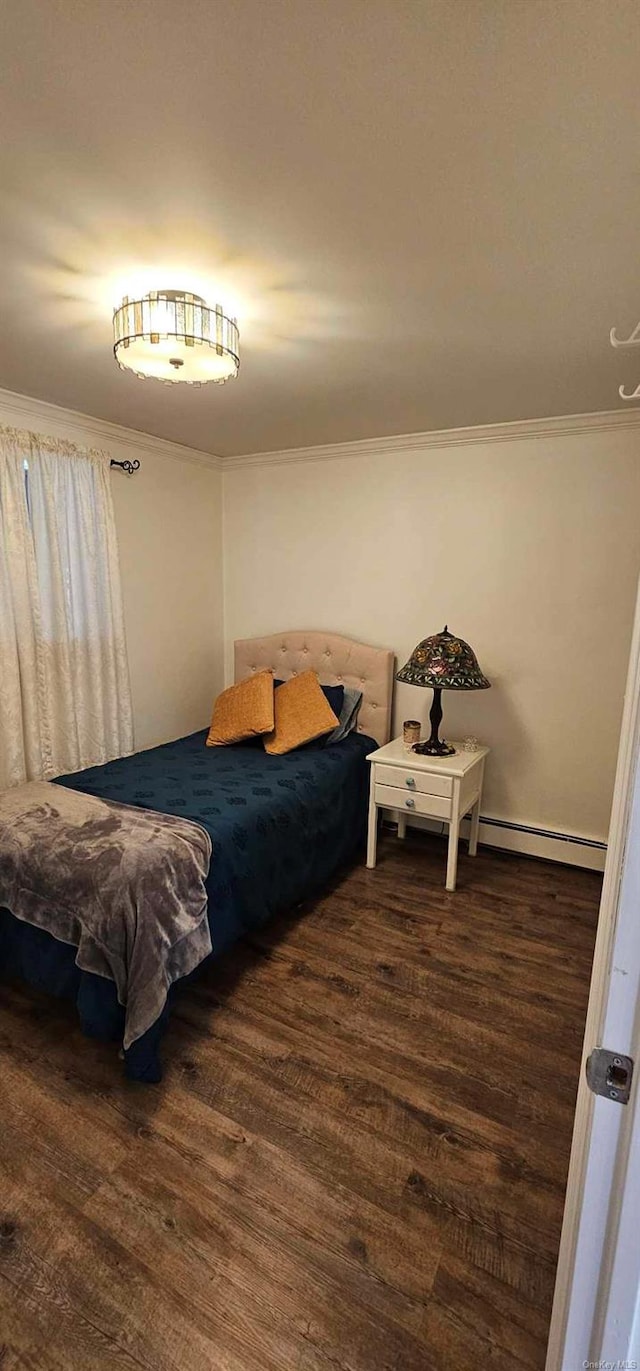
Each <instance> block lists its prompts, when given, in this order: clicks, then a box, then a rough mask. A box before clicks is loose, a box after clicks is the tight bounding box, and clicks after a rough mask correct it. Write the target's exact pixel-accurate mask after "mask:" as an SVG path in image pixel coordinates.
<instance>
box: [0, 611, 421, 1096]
mask: <svg viewBox="0 0 640 1371" xmlns="http://www.w3.org/2000/svg"><path fill="white" fill-rule="evenodd" d="M393 665H394V658H393V654H392V653H391V652H389V651H387V650H386V649H381V648H374V647H368V646H366V645H365V644H362V643H358V642H354V641H353V640H351V639H349V638H345V637H342V636H339V635H336V634H325V633H320V632H316V631H313V632H311V631H310V632H303V631H297V632H289V633H282V634H276V635H270V636H268V637H264V638H248V639H243V640H241V641H238V642H236V643H235V654H234V679H235V681H240V680H243V679H244V678H245V677H246V676H248V675H250V674H251V673H252V672H255V671H260V670H263V669H264V668H266V667H268V668H271V669H272V670H273V672H274V674H275V676H276V677H277V678H279V679H281V680H288V679H289V678H290V677H291V676H293V675H295V674H297V673H299V672H302V671H306V670H308V669H313V670H315V671H317V672H318V676H319V678H320V680H321V681H322V682H323V683H326V684H329V685H333V684H340V683H344V684H345V685H351V686H355V687H357V688H358V689H359V690H361V691H362V693H363V700H362V707H361V710H360V715H359V719H358V726H357V730H356V731H354V732H353V733H351V734H350V735H349V736H348V737H347V738H346V739H344V740H343V741H342V742H340V743H337V744H335V745H334V746H325V745H324V743H323V742H318V743H314V744H310V745H308V746H307V747H305V748H301V749H298V750H297V751H295V752H291V753H288V754H286V755H285V756H270V755H268V754H267V753H266V752H265V751H264V748H263V747H262V744H261V742H260V740H255V741H252V742H251V743H247V744H235V745H234V746H232V747H223V748H207V747H205V738H206V736H207V730H206V729H203V730H201V731H199V732H197V733H193V734H191V735H190V736H188V737H185V738H180V739H178V740H177V741H175V742H170V743H165V744H163V745H161V746H159V747H155V748H151V749H149V750H147V751H145V752H140V753H137V754H134V755H133V756H130V757H123V758H120V759H118V760H116V761H113V762H108V763H107V764H106V765H103V766H96V767H91V768H90V769H88V770H86V771H82V772H77V773H75V774H74V775H70V776H61V777H59V778H58V780H57V783H58V784H60V785H63V786H67V787H69V788H70V789H72V790H76V791H80V792H85V793H86V794H90V795H96V796H99V797H101V798H104V799H110V800H116V801H119V802H120V803H122V804H126V805H134V806H138V807H140V808H145V809H151V810H155V811H158V812H160V813H164V814H173V815H178V816H180V817H182V818H187V819H191V820H193V821H195V822H196V823H198V824H200V825H201V826H202V827H203V828H205V829H206V831H207V832H208V833H209V835H210V837H211V841H212V859H211V864H210V868H209V873H208V876H207V881H206V891H207V902H208V903H207V916H208V920H209V926H210V930H211V941H212V945H213V952H212V953H211V957H216V958H217V957H220V956H222V955H224V952H225V951H226V950H227V949H228V948H229V947H231V946H232V945H233V944H234V943H235V942H236V941H237V940H238V939H239V938H242V937H243V936H244V935H245V934H247V933H249V932H251V930H253V929H255V928H257V927H259V926H261V925H262V924H264V923H265V922H266V921H267V920H268V919H269V918H270V917H271V916H272V915H273V914H275V913H277V912H279V911H283V910H286V909H291V908H293V907H295V906H296V905H298V904H300V903H301V902H302V901H304V900H308V899H310V898H313V897H314V896H316V895H317V894H319V892H320V891H321V890H322V889H323V888H324V887H326V885H327V883H328V882H329V881H330V880H331V879H332V878H333V877H334V876H335V875H336V873H337V872H338V871H339V869H340V868H341V867H342V866H343V865H344V864H345V863H346V862H348V861H349V860H353V858H354V856H355V855H356V853H357V851H358V849H359V847H360V845H361V844H362V842H363V839H364V833H365V826H366V815H367V792H368V767H367V763H366V757H367V754H368V753H369V752H370V751H371V750H372V747H373V746H374V745H376V744H377V745H381V744H383V743H384V742H386V741H387V740H388V737H389V731H390V717H391V696H392V681H393ZM75 954H76V948H75V947H74V946H71V945H69V944H66V943H62V942H59V941H57V940H56V939H55V938H53V937H52V936H51V934H49V933H47V932H45V931H44V930H43V929H41V928H37V927H34V926H33V925H32V924H28V923H24V922H22V921H20V920H19V919H16V918H14V916H13V915H12V914H11V913H10V912H9V910H7V909H0V976H1V977H3V978H5V979H9V978H18V979H21V980H23V981H25V982H27V983H28V984H30V985H32V986H34V987H36V988H37V989H40V990H44V991H47V992H49V993H52V994H54V995H58V996H65V997H68V998H71V999H72V1000H73V1001H74V1002H75V1004H76V1007H77V1012H78V1016H79V1019H80V1024H81V1027H82V1029H83V1031H84V1032H85V1033H86V1034H88V1035H89V1036H92V1037H97V1038H100V1039H103V1040H111V1041H114V1042H118V1043H119V1042H121V1041H122V1029H123V1013H124V1011H123V1008H122V1006H121V1005H120V1004H119V1003H118V998H117V994H116V988H115V985H114V983H113V981H110V980H107V979H105V978H104V977H102V976H97V975H94V974H92V973H90V972H87V971H82V970H80V969H79V968H78V966H77V965H76V961H75ZM210 959H211V958H208V959H207V961H208V960H210ZM203 966H206V962H204V963H202V964H201V965H200V966H199V967H198V968H197V971H196V972H195V973H194V974H196V975H199V974H201V972H202V968H203ZM180 985H184V982H181V983H180ZM177 989H178V987H176V986H174V987H172V989H171V991H170V993H169V997H168V1000H167V1004H166V1005H165V1008H164V1010H163V1012H162V1014H161V1015H160V1017H159V1018H158V1019H157V1021H156V1022H155V1023H154V1024H153V1025H152V1027H151V1028H150V1029H149V1030H148V1031H147V1032H146V1033H145V1034H144V1035H143V1036H142V1037H140V1038H138V1039H137V1040H136V1041H135V1042H134V1043H132V1045H131V1046H130V1047H129V1048H128V1050H127V1051H126V1052H125V1053H124V1064H125V1072H126V1074H127V1076H128V1077H130V1078H131V1079H133V1080H140V1081H148V1082H155V1081H159V1080H160V1079H161V1075H162V1067H161V1062H160V1055H159V1045H160V1040H161V1036H162V1033H163V1031H164V1029H165V1027H166V1024H167V1021H168V1016H169V1012H170V1005H171V1000H172V998H173V994H174V993H175V992H176V990H177Z"/></svg>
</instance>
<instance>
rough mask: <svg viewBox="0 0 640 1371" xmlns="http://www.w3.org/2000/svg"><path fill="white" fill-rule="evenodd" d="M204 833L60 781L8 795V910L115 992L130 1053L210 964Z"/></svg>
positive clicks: (0, 885)
mask: <svg viewBox="0 0 640 1371" xmlns="http://www.w3.org/2000/svg"><path fill="white" fill-rule="evenodd" d="M210 859H211V839H210V837H209V835H208V833H206V832H205V830H204V829H203V828H200V826H199V825H198V824H194V823H191V822H190V821H189V820H186V819H179V818H175V817H174V816H173V815H169V814H156V813H154V812H153V811H152V810H148V809H136V808H134V807H133V806H131V805H121V804H115V803H114V802H113V801H111V800H99V799H98V798H97V797H96V796H93V795H82V794H80V793H79V791H76V790H67V789H66V787H64V786H58V785H55V784H54V783H52V782H49V781H31V782H29V783H27V784H26V785H21V786H16V787H15V788H13V789H10V790H5V791H2V792H0V905H4V906H6V908H7V909H9V910H10V911H11V913H12V914H14V915H15V916H16V918H18V919H23V920H24V921H25V922H26V923H30V924H36V925H37V927H39V928H44V929H46V930H47V932H48V933H51V934H53V937H54V938H58V939H59V940H60V941H61V942H64V943H71V944H72V945H73V946H74V947H77V949H78V955H77V957H76V962H77V965H78V966H79V967H80V968H81V969H82V970H83V971H93V972H95V973H96V974H97V975H98V976H106V977H108V978H109V979H110V980H113V981H115V983H116V987H117V991H118V999H119V1001H120V1003H121V1004H122V1005H124V1006H125V1010H126V1015H125V1032H124V1046H125V1048H126V1047H130V1046H131V1043H132V1042H135V1040H136V1038H140V1037H141V1036H142V1034H143V1033H145V1032H146V1030H147V1029H148V1028H150V1027H151V1024H152V1023H154V1022H155V1020H156V1019H157V1018H158V1016H159V1014H160V1013H161V1012H162V1009H163V1007H164V1004H165V1001H166V998H167V990H168V987H169V986H170V985H171V984H172V982H173V981H177V980H178V979H179V978H180V977H181V976H186V975H187V974H188V973H189V972H190V971H193V969H194V967H196V966H197V965H198V963H199V962H201V961H202V960H203V958H204V957H206V956H207V955H208V953H209V952H211V935H210V932H209V924H208V921H207V896H206V891H205V884H204V882H205V878H206V875H207V872H208V869H209V861H210Z"/></svg>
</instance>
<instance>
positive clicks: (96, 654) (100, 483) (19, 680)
mask: <svg viewBox="0 0 640 1371" xmlns="http://www.w3.org/2000/svg"><path fill="white" fill-rule="evenodd" d="M109 460H110V459H109V456H108V454H106V453H101V452H98V451H95V450H93V449H88V448H78V447H76V446H75V445H74V444H72V443H65V442H58V441H56V440H55V439H49V438H44V437H42V436H40V435H38V434H34V433H26V432H21V431H19V430H16V429H6V428H0V788H4V787H6V786H10V785H17V784H19V783H20V782H22V781H25V780H36V779H42V778H46V779H49V778H51V777H53V776H57V775H60V774H62V773H63V772H68V771H79V770H81V769H82V768H83V767H86V766H92V765H94V764H96V763H98V762H105V761H109V760H111V759H112V758H114V757H120V756H124V755H125V754H126V753H129V752H131V751H132V750H133V722H132V707H131V691H130V686H129V671H128V665H127V653H126V643H125V632H124V615H123V608H122V591H121V584H120V571H119V564H118V547H117V541H116V530H115V519H114V513H113V502H112V498H111V488H110V476H109Z"/></svg>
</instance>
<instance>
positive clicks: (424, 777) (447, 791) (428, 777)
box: [376, 764, 453, 795]
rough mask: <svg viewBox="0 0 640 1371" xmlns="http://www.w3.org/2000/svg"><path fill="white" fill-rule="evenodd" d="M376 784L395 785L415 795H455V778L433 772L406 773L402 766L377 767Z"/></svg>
mask: <svg viewBox="0 0 640 1371" xmlns="http://www.w3.org/2000/svg"><path fill="white" fill-rule="evenodd" d="M376 784H379V785H393V786H396V787H399V788H400V789H402V790H405V789H406V790H407V792H408V793H410V794H413V793H414V791H417V790H422V791H424V793H425V794H426V795H453V778H452V777H451V776H437V775H435V774H434V772H433V771H417V770H416V771H412V770H411V767H407V769H406V771H405V769H404V767H401V766H384V765H380V764H378V765H377V766H376Z"/></svg>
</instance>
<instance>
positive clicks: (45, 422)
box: [0, 389, 222, 471]
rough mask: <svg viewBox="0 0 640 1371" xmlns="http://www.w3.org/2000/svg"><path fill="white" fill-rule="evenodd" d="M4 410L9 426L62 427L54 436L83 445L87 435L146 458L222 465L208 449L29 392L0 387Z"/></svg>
mask: <svg viewBox="0 0 640 1371" xmlns="http://www.w3.org/2000/svg"><path fill="white" fill-rule="evenodd" d="M5 410H6V411H7V413H8V419H9V422H10V423H11V424H12V425H16V424H17V426H19V425H20V424H21V423H24V424H25V426H28V427H29V428H31V429H34V430H35V432H37V433H42V432H45V431H46V432H48V431H49V426H50V425H53V426H54V428H58V427H59V428H60V429H62V430H64V432H63V433H62V434H60V433H55V434H54V435H53V436H54V437H61V436H64V437H65V438H68V437H69V436H72V437H73V438H74V439H76V440H77V441H78V442H79V443H84V444H85V446H86V444H87V438H90V439H95V440H97V442H98V444H99V445H100V447H104V448H106V449H107V450H108V449H109V447H110V446H111V444H113V443H117V444H118V447H125V448H131V449H132V450H133V451H135V452H136V453H138V454H144V455H145V456H147V457H157V456H162V457H169V458H171V459H172V460H173V461H176V462H190V463H191V464H192V465H195V466H201V467H209V469H210V470H214V471H219V470H220V469H221V467H222V458H221V457H218V456H217V455H216V454H214V453H212V452H201V451H200V450H199V449H197V448H191V447H184V446H183V445H182V444H181V443H172V442H170V441H169V440H168V439H167V438H156V437H154V435H153V434H152V433H142V432H141V431H140V430H139V429H134V428H124V427H123V426H122V425H121V424H112V423H110V422H109V421H108V420H107V419H95V418H94V417H93V416H92V415H90V414H81V413H80V411H79V410H75V409H63V408H62V407H61V406H60V405H52V404H50V403H49V401H48V400H35V399H33V398H32V397H31V396H30V395H18V394H17V393H16V392H15V391H12V390H2V389H0V413H2V412H3V411H5ZM3 417H4V415H3ZM5 421H6V420H5Z"/></svg>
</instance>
